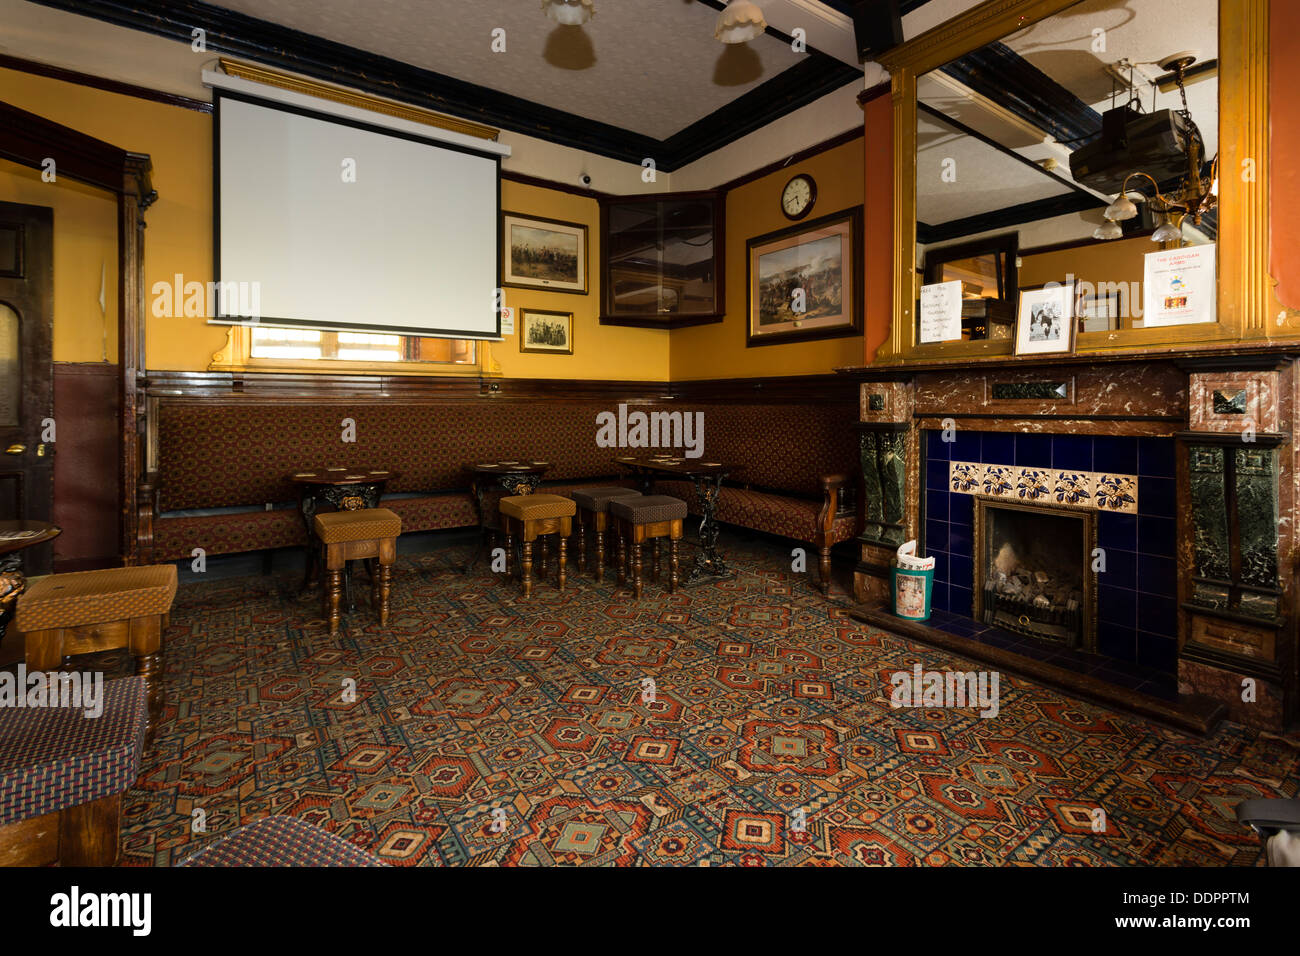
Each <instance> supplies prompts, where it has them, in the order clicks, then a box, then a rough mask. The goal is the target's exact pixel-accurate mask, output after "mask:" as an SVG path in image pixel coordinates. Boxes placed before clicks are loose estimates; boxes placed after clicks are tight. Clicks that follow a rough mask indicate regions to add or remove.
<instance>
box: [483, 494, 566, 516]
mask: <svg viewBox="0 0 1300 956" xmlns="http://www.w3.org/2000/svg"><path fill="white" fill-rule="evenodd" d="M577 510H578V506H577V505H575V504H574V503H573V499H572V498H565V497H563V496H562V495H511V496H509V497H507V498H502V499H501V500H500V501H498V502H497V511H499V512H500V513H501V514H503V515H509V516H510V517H511V518H518V519H519V520H520V521H539V520H542V519H545V518H572V517H573V515H574V513H575V512H576V511H577Z"/></svg>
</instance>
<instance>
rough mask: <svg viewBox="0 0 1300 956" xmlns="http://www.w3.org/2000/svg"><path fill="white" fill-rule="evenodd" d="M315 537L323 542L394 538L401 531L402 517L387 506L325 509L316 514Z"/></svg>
mask: <svg viewBox="0 0 1300 956" xmlns="http://www.w3.org/2000/svg"><path fill="white" fill-rule="evenodd" d="M315 527H316V537H318V538H320V539H321V541H323V542H324V543H325V544H336V543H338V542H342V541H365V540H368V539H370V538H396V537H397V536H398V535H400V534H401V533H402V519H401V518H399V517H398V516H397V515H396V514H395V513H394V512H392V511H389V510H388V509H387V508H363V509H362V510H360V511H327V512H325V513H324V514H319V515H316V520H315Z"/></svg>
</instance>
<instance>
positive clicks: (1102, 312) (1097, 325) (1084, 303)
mask: <svg viewBox="0 0 1300 956" xmlns="http://www.w3.org/2000/svg"><path fill="white" fill-rule="evenodd" d="M1086 287H1087V284H1085V285H1082V286H1079V287H1078V288H1079V289H1080V291H1079V293H1078V295H1077V296H1076V298H1075V309H1074V314H1075V316H1076V317H1077V318H1078V320H1079V331H1080V332H1110V331H1113V330H1115V329H1118V328H1119V327H1120V301H1119V292H1118V291H1117V290H1113V289H1112V290H1110V291H1109V292H1106V293H1104V294H1103V293H1101V292H1087V291H1083V290H1084V289H1086Z"/></svg>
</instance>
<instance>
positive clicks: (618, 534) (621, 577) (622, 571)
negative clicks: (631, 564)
mask: <svg viewBox="0 0 1300 956" xmlns="http://www.w3.org/2000/svg"><path fill="white" fill-rule="evenodd" d="M614 537H615V540H616V541H617V542H618V555H617V556H616V558H615V560H616V561H617V562H618V583H619V585H620V586H622V585H624V584H626V583H627V538H626V537H625V536H624V534H623V529H622V528H618V529H616V530H615V533H614Z"/></svg>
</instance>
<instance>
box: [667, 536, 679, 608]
mask: <svg viewBox="0 0 1300 956" xmlns="http://www.w3.org/2000/svg"><path fill="white" fill-rule="evenodd" d="M676 590H677V539H676V538H669V539H668V593H669V594H672V593H674V592H675V591H676Z"/></svg>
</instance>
